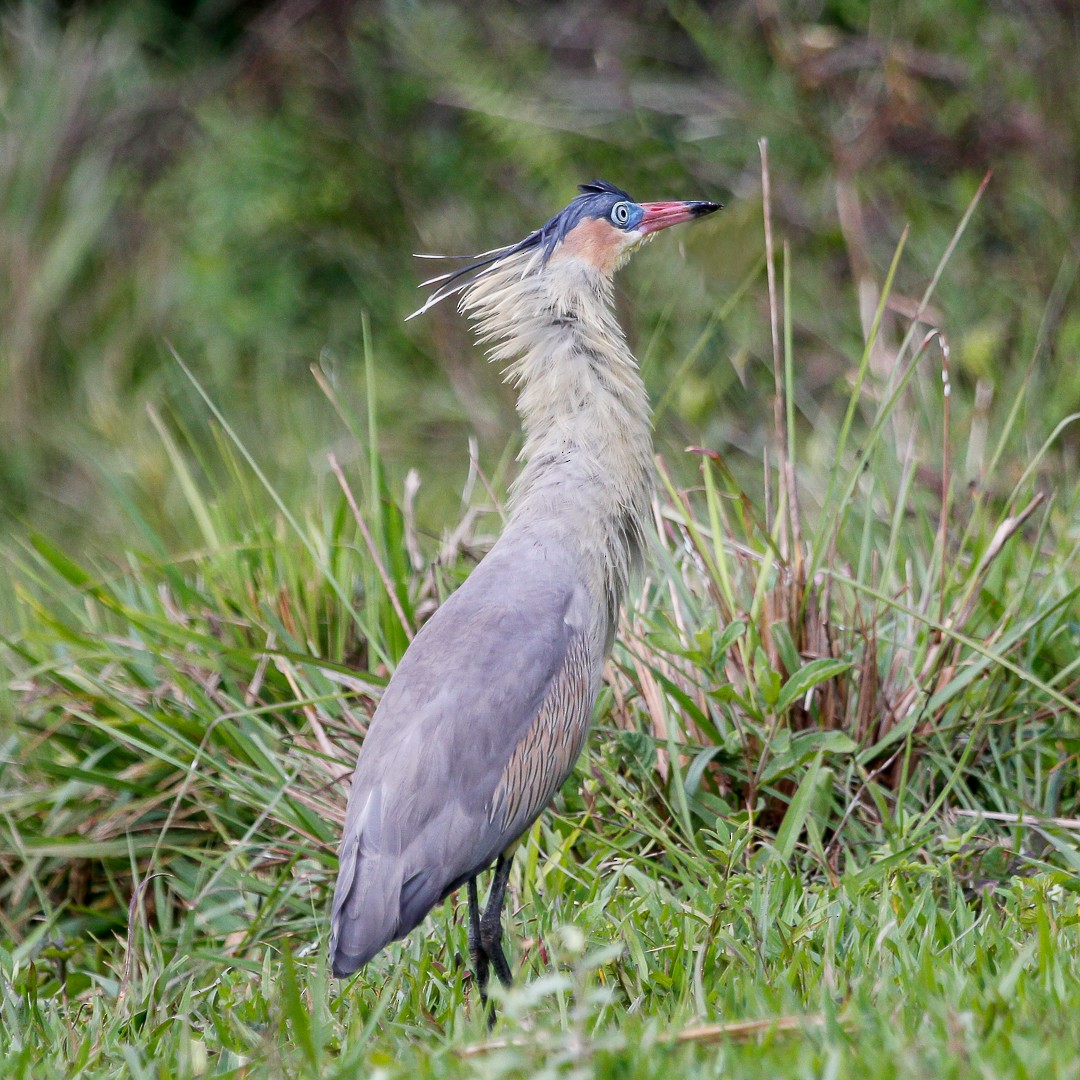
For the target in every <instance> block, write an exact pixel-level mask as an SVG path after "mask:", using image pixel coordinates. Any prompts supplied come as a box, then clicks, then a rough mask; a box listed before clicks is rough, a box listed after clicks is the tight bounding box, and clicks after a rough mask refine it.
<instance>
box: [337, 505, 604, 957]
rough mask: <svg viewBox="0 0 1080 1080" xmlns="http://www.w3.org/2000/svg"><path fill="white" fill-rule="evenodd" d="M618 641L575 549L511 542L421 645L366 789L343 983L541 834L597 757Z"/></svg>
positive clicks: (361, 774) (354, 806) (349, 883)
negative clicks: (610, 651) (571, 779)
mask: <svg viewBox="0 0 1080 1080" xmlns="http://www.w3.org/2000/svg"><path fill="white" fill-rule="evenodd" d="M608 633H609V627H608V626H607V625H606V620H602V621H600V622H598V621H597V604H596V602H595V599H594V598H592V597H591V596H590V595H589V589H588V585H587V583H586V582H583V581H582V580H580V568H579V564H578V563H577V562H575V561H574V560H573V559H571V557H570V552H569V551H568V549H567V548H566V547H565V546H564V545H563V544H562V543H561V541H560V538H559V536H558V535H546V534H545V533H544V531H543V530H542V529H536V528H531V529H519V530H515V529H514V528H513V526H511V527H510V528H509V529H508V531H507V533H506V534H505V535H504V536H503V537H502V539H500V541H499V542H498V543H497V544H496V545H495V547H494V548H492V550H491V552H490V553H489V554H488V556H487V557H486V558H485V559H484V560H483V562H482V563H481V564H480V566H479V567H477V569H476V570H475V571H474V572H473V574H472V575H471V576H470V577H469V579H468V580H467V581H466V582H465V584H464V585H463V586H462V587H461V588H460V589H458V590H457V592H455V593H454V594H453V595H452V596H451V597H450V598H449V599H448V600H447V602H446V603H445V604H444V605H443V606H442V607H441V608H440V609H439V610H438V611H437V612H436V613H435V615H434V616H433V617H432V618H431V619H430V620H429V622H428V623H427V624H426V625H425V626H424V627H423V629H422V630H421V631H420V633H419V634H417V636H416V639H415V640H414V641H413V643H412V645H411V646H410V647H409V649H408V651H407V652H406V654H405V656H404V657H403V659H402V661H401V663H400V665H399V666H398V669H397V671H396V672H395V674H394V677H393V678H392V679H391V680H390V683H389V685H388V686H387V688H386V691H385V693H384V695H383V698H382V701H381V702H380V704H379V707H378V709H377V710H376V712H375V715H374V717H373V718H372V723H371V726H370V729H369V732H368V735H367V737H366V739H365V742H364V746H363V748H362V750H361V753H360V758H359V762H358V764H357V768H356V772H355V774H354V776H353V784H352V790H351V792H350V796H349V805H348V810H347V814H346V822H345V830H344V836H343V839H342V843H341V848H340V852H339V857H340V870H339V874H338V881H337V887H336V889H335V893H334V905H333V914H332V931H331V954H332V958H333V965H334V972H335V974H337V975H344V974H348V973H349V972H351V971H355V970H356V969H357V968H358V967H360V966H361V965H362V964H364V963H366V962H367V960H368V959H370V958H371V957H372V956H373V955H374V954H375V953H376V952H378V951H379V950H380V949H381V948H382V947H383V946H384V945H386V944H387V943H388V942H390V941H393V940H394V939H396V938H400V937H403V936H404V935H405V934H407V933H408V932H409V931H410V930H411V929H412V928H413V927H414V926H416V925H417V924H418V923H419V922H420V921H421V920H422V919H423V918H424V916H425V915H426V914H427V912H428V911H429V910H430V909H431V907H432V906H433V905H434V904H436V903H438V901H439V900H440V899H442V898H443V897H444V896H446V895H447V894H448V893H449V892H451V891H452V890H453V889H455V888H457V887H458V886H459V885H461V884H462V883H463V882H464V881H466V880H467V879H468V878H470V877H472V876H473V875H474V874H476V873H477V872H478V871H480V870H482V869H484V868H485V867H486V866H488V865H490V863H491V862H492V861H494V859H495V858H496V857H497V856H498V855H499V854H500V853H501V852H502V851H504V850H505V849H506V848H507V847H508V846H510V845H511V844H512V843H513V841H514V840H516V839H517V837H518V836H520V835H521V833H522V832H524V830H525V829H527V828H528V827H529V825H530V824H531V823H532V821H533V820H535V818H536V817H537V815H538V814H539V813H540V811H541V810H542V809H543V807H544V806H545V805H546V803H547V802H548V801H549V799H550V798H551V796H552V794H553V793H554V792H555V790H557V788H558V787H559V785H560V784H561V783H562V781H563V780H564V779H565V778H566V776H567V774H568V773H569V771H570V770H571V768H572V767H573V764H574V761H575V760H576V758H577V756H578V753H579V752H580V749H581V746H582V744H583V742H584V738H585V735H586V733H587V729H588V723H589V719H590V717H591V713H592V707H593V703H594V700H595V697H596V690H597V687H598V685H599V679H600V671H601V668H602V665H603V658H604V652H605V645H606V638H607V637H608Z"/></svg>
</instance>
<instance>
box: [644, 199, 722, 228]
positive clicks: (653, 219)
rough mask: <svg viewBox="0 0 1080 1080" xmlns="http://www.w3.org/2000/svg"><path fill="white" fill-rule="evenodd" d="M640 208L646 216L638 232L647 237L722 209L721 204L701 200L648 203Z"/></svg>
mask: <svg viewBox="0 0 1080 1080" xmlns="http://www.w3.org/2000/svg"><path fill="white" fill-rule="evenodd" d="M640 206H641V209H642V210H644V211H645V215H644V217H642V219H641V222H640V223H639V224H638V227H637V231H638V232H640V233H644V235H645V236H648V235H649V234H650V233H654V232H659V231H660V230H661V229H666V228H668V227H669V226H671V225H678V224H680V223H681V222H683V221H693V220H694V218H699V217H704V216H705V215H706V214H711V213H714V212H715V211H717V210H720V209H722V207H721V205H720V203H715V202H705V201H703V200H700V199H699V200H694V201H691V202H647V203H641V204H640Z"/></svg>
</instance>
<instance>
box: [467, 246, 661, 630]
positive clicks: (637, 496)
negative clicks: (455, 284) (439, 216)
mask: <svg viewBox="0 0 1080 1080" xmlns="http://www.w3.org/2000/svg"><path fill="white" fill-rule="evenodd" d="M461 309H462V311H463V312H465V313H466V314H468V315H470V316H471V317H472V318H474V319H475V320H476V323H477V330H478V333H479V336H480V337H481V339H483V340H485V341H487V342H489V343H491V344H492V349H491V352H490V357H491V359H492V360H494V361H497V362H499V363H500V364H502V365H504V367H505V371H506V377H507V379H508V380H509V381H510V382H512V383H513V384H514V385H515V386H516V387H517V388H518V390H519V396H518V412H519V413H520V414H521V418H522V425H523V427H524V430H525V444H524V447H523V448H522V451H521V458H522V459H523V460H524V462H525V465H524V468H523V470H522V472H521V475H520V477H519V478H518V480H517V482H516V484H515V486H514V490H513V496H512V502H511V526H512V525H513V524H514V522H515V521H519V520H523V519H525V520H529V521H535V520H543V519H547V518H549V517H550V518H558V519H559V520H561V521H563V522H565V525H566V536H567V538H568V540H567V542H570V543H575V544H576V545H577V546H578V547H579V548H580V549H581V553H582V555H583V557H584V558H585V560H586V561H587V563H588V564H589V566H590V567H591V572H590V578H591V579H592V581H593V584H594V585H595V586H597V587H599V588H601V589H603V591H604V593H605V594H606V596H607V598H608V602H609V604H610V610H611V612H612V615H613V616H614V613H615V612H616V611H617V609H618V605H619V602H620V600H621V597H622V593H623V591H624V590H625V587H626V583H627V579H628V577H629V574H630V572H631V569H632V568H633V566H634V564H635V563H636V562H637V561H638V559H639V557H640V554H641V549H642V546H643V536H644V532H645V528H646V523H647V520H648V515H649V497H650V493H651V489H652V438H651V426H650V421H649V401H648V396H647V394H646V392H645V387H644V384H643V383H642V381H641V377H640V375H639V374H638V367H637V362H636V361H635V360H634V358H633V356H632V355H631V354H630V350H629V349H628V348H627V345H626V340H625V338H624V336H623V333H622V330H621V328H620V327H619V324H618V323H617V322H616V321H615V318H614V315H613V313H612V310H611V276H610V274H607V273H603V272H601V271H600V270H598V269H597V268H596V267H594V266H592V265H590V264H589V263H588V262H586V261H584V260H583V259H579V258H575V257H569V256H568V257H560V255H559V253H556V254H555V255H554V256H553V257H552V258H551V259H549V260H548V262H547V263H546V265H545V264H544V262H543V260H542V256H541V254H540V253H538V252H522V253H520V254H517V255H514V256H511V257H510V258H508V259H506V260H504V262H503V263H501V264H498V265H497V266H495V267H493V268H492V269H491V270H489V271H487V272H486V273H485V274H483V275H482V276H481V277H480V278H478V279H477V280H476V281H474V282H473V283H472V284H471V285H470V286H469V287H468V288H467V290H466V291H465V292H464V294H463V297H462V301H461Z"/></svg>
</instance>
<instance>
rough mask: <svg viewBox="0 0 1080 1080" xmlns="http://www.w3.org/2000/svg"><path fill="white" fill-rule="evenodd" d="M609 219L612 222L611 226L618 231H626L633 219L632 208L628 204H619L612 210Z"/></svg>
mask: <svg viewBox="0 0 1080 1080" xmlns="http://www.w3.org/2000/svg"><path fill="white" fill-rule="evenodd" d="M608 217H609V218H610V220H611V224H612V225H614V226H615V227H616V228H617V229H625V228H626V227H627V226H628V225H629V224H630V218H631V217H632V208H631V206H630V203H628V202H617V203H616V204H615V205H614V206H613V207H612V208H611V211H610V213H609V214H608Z"/></svg>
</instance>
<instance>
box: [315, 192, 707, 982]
mask: <svg viewBox="0 0 1080 1080" xmlns="http://www.w3.org/2000/svg"><path fill="white" fill-rule="evenodd" d="M580 190H581V194H580V195H578V196H577V197H576V198H575V199H574V200H573V202H571V203H570V205H569V206H567V207H566V209H564V210H563V211H561V212H560V213H558V214H556V215H555V217H553V218H552V219H551V220H550V221H549V222H548V223H547V224H546V225H545V226H544V227H543V228H541V229H538V230H536V231H535V232H533V233H530V234H529V235H528V236H527V237H525V239H524V240H522V241H520V242H519V243H516V244H511V245H509V246H508V247H504V248H498V249H496V250H493V251H488V252H484V253H483V254H482V255H479V256H476V257H475V258H474V260H473V261H472V262H471V263H470V265H469V266H467V267H465V268H464V269H460V270H456V271H453V272H451V273H448V274H443V275H441V276H439V277H436V278H432V279H431V280H430V281H427V282H424V284H425V285H431V286H436V288H435V291H434V292H433V293H432V294H431V296H429V298H428V300H427V302H426V303H425V304H424V306H423V307H422V308H421V309H420V311H418V312H416V313H415V314H421V313H423V312H425V311H427V310H428V309H429V308H430V307H432V305H434V304H437V303H438V302H439V301H440V300H444V299H446V298H447V297H449V296H454V295H457V294H459V293H460V294H461V300H460V308H461V310H462V311H463V312H464V313H466V314H467V315H469V316H471V317H472V318H473V319H475V321H476V324H477V328H478V334H479V337H480V338H481V339H482V340H484V341H486V342H488V343H489V344H490V345H491V346H492V348H491V357H492V359H494V360H497V361H500V362H502V363H504V364H505V365H506V374H507V378H508V379H509V380H510V381H511V382H512V383H513V384H514V385H515V386H516V387H518V389H519V391H520V393H519V397H518V412H519V413H520V414H521V420H522V425H523V427H524V431H525V443H524V447H523V449H522V452H521V457H522V459H523V460H524V467H523V468H522V471H521V474H520V476H519V478H518V480H517V482H516V485H515V487H514V490H513V496H512V501H511V508H510V515H509V519H508V521H507V524H506V528H505V530H504V531H503V534H502V536H501V537H500V538H499V540H498V541H497V543H496V544H495V545H494V547H492V549H491V551H490V552H488V554H487V556H486V557H485V558H484V559H483V560H482V561H481V563H480V564H479V566H477V568H476V569H475V570H474V571H473V572H472V574H471V575H470V576H469V578H468V580H467V581H466V582H465V583H464V584H463V585H462V586H461V587H460V588H459V589H458V590H457V591H456V592H455V593H453V595H452V596H450V598H449V599H448V600H447V601H446V603H444V604H443V605H442V606H441V607H440V608H439V609H438V611H436V612H435V614H434V615H433V616H432V617H431V619H430V620H429V621H428V622H427V623H426V624H425V626H424V627H423V628H422V629H421V630H420V632H419V633H418V634H417V635H416V638H415V640H414V641H413V642H412V644H411V645H410V646H409V648H408V650H407V651H406V653H405V655H404V656H403V657H402V659H401V663H400V664H399V665H398V668H397V670H396V671H395V672H394V675H393V678H391V680H390V682H389V685H388V686H387V687H386V691H385V692H384V694H383V696H382V700H381V701H380V702H379V706H378V708H377V709H376V710H375V715H374V717H373V718H372V721H371V725H370V727H369V729H368V733H367V736H366V738H365V739H364V744H363V747H362V749H361V751H360V757H359V761H358V762H357V766H356V772H355V774H354V775H353V781H352V790H351V791H350V793H349V804H348V810H347V813H346V817H345V830H344V835H343V837H342V840H341V848H340V851H339V858H340V869H339V872H338V879H337V887H336V889H335V891H334V904H333V914H332V919H331V936H330V952H331V957H332V962H333V970H334V974H335V975H337V976H344V975H348V974H350V973H351V972H354V971H356V969H357V968H359V967H360V966H361V965H362V964H365V963H366V962H367V961H368V960H370V959H371V958H372V957H373V956H374V955H375V954H376V953H377V952H378V951H379V950H380V949H382V948H383V946H385V945H387V944H388V943H389V942H391V941H394V940H395V939H397V938H401V937H404V936H405V935H406V934H407V933H408V932H409V931H410V930H412V929H413V927H415V926H416V925H417V924H418V923H419V922H420V921H421V920H422V919H423V918H424V916H425V915H426V914H427V913H428V911H430V910H431V908H432V907H433V906H434V905H435V904H437V903H438V902H439V901H440V900H442V899H443V898H444V897H445V896H447V895H448V894H449V893H451V892H453V891H454V890H455V889H457V888H458V887H459V886H461V885H467V886H468V896H469V951H470V954H471V957H472V961H473V966H474V969H475V974H476V981H477V985H478V986H479V988H480V994H481V997H482V999H485V1000H486V986H487V980H488V971H489V965H490V966H491V967H494V969H495V974H496V975H497V976H498V977H499V979H500V980H501V981H502V982H503V983H504V984H509V982H510V966H509V964H508V963H507V961H506V956H505V955H504V953H503V949H502V905H503V896H504V893H505V890H506V883H507V879H508V877H509V874H510V860H511V858H512V854H511V851H512V848H513V846H514V844H515V843H516V841H517V840H518V838H519V837H521V835H522V834H523V833H524V832H525V831H526V830H527V829H528V828H529V826H530V825H532V823H533V822H534V821H535V820H536V818H537V817H538V816H539V814H540V812H541V811H542V810H543V809H544V807H545V806H546V805H547V803H548V801H549V800H550V799H551V797H552V796H553V795H554V794H555V792H556V791H558V789H559V787H560V785H561V784H562V783H563V781H564V780H565V779H566V777H567V776H568V775H569V773H570V770H571V769H572V768H573V765H574V762H575V760H576V759H577V756H578V754H579V753H580V752H581V748H582V745H583V743H584V742H585V736H586V733H587V732H588V728H589V721H590V718H591V716H592V711H593V704H594V702H595V700H596V693H597V690H598V688H599V685H600V675H601V670H602V668H603V665H604V660H605V658H606V657H607V655H608V653H609V651H610V649H611V644H612V640H613V638H614V635H615V627H616V623H617V620H618V615H619V605H620V603H621V601H622V597H623V592H624V591H625V589H626V585H627V579H628V577H629V575H630V573H631V570H632V568H633V567H634V565H635V564H636V563H637V562H638V561H639V558H640V555H641V551H642V547H643V544H644V541H645V532H646V529H647V528H648V521H649V498H650V491H651V487H652V470H653V460H652V437H651V428H650V415H649V402H648V398H647V396H646V393H645V387H644V385H643V383H642V381H641V377H640V375H639V374H638V369H637V364H636V362H635V361H634V358H633V356H631V354H630V351H629V349H628V348H627V345H626V341H625V339H624V337H623V333H622V330H621V329H620V328H619V325H618V323H617V322H616V321H615V318H614V315H613V313H612V310H611V292H612V284H611V282H612V275H613V274H614V273H615V271H616V270H617V269H618V268H619V267H620V266H621V265H622V264H623V263H624V262H625V261H626V259H627V258H628V257H629V255H630V253H631V252H632V251H633V250H634V249H635V248H637V247H638V246H639V245H640V244H641V243H642V242H643V241H645V240H647V239H649V238H651V237H652V236H653V235H654V234H655V233H657V232H659V231H660V230H661V229H666V228H667V227H668V226H670V225H677V224H678V223H679V222H683V221H690V220H691V219H693V218H698V217H701V216H703V215H705V214H711V213H712V212H713V211H714V210H718V209H719V205H718V204H717V203H714V202H654V203H637V202H635V201H634V200H633V199H632V198H631V197H630V196H629V195H627V193H626V192H625V191H621V190H620V189H619V188H617V187H615V186H614V185H612V184H608V183H606V182H604V181H600V180H597V181H594V182H593V183H591V184H583V185H582V186H581V189H580ZM410 317H411V316H410ZM492 863H495V874H494V878H493V881H492V885H491V892H490V895H489V898H488V903H487V906H486V908H485V909H484V911H483V914H482V915H481V913H480V905H479V901H478V899H477V892H476V878H477V875H478V874H480V873H481V872H482V871H483V870H485V869H487V868H488V867H489V866H490V865H491V864H492Z"/></svg>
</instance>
